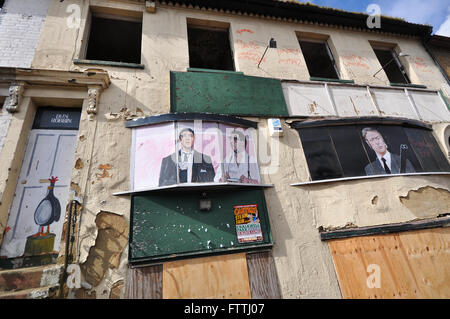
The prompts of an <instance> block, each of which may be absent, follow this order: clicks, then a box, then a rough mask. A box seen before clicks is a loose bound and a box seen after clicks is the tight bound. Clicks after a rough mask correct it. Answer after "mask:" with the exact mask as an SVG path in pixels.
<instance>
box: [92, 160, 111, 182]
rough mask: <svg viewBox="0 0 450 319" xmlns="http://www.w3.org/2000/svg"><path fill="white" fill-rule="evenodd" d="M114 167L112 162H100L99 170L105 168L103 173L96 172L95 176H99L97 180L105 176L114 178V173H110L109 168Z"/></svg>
mask: <svg viewBox="0 0 450 319" xmlns="http://www.w3.org/2000/svg"><path fill="white" fill-rule="evenodd" d="M111 168H112V165H111V164H100V165H99V166H98V169H99V170H103V173H101V174H99V173H95V177H97V180H101V179H103V178H105V177H109V178H112V175H111V174H109V172H108V171H109V170H110V169H111Z"/></svg>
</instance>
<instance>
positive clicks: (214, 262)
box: [163, 253, 251, 299]
mask: <svg viewBox="0 0 450 319" xmlns="http://www.w3.org/2000/svg"><path fill="white" fill-rule="evenodd" d="M250 297H251V295H250V284H249V279H248V272H247V260H246V257H245V253H241V254H233V255H223V256H214V257H206V258H195V259H189V260H180V261H174V262H169V263H165V264H164V266H163V299H197V298H200V299H249V298H250Z"/></svg>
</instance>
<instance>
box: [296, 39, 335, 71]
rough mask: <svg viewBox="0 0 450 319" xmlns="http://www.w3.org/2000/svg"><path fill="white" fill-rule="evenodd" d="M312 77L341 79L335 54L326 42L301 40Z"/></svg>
mask: <svg viewBox="0 0 450 319" xmlns="http://www.w3.org/2000/svg"><path fill="white" fill-rule="evenodd" d="M299 43H300V47H301V49H302V53H303V56H304V57H305V62H306V65H307V67H308V71H309V75H310V76H311V77H318V78H327V79H339V72H338V69H337V67H336V62H335V60H334V57H333V54H332V53H331V50H330V48H329V46H328V43H327V42H326V41H324V40H299Z"/></svg>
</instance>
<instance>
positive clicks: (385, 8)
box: [379, 0, 448, 25]
mask: <svg viewBox="0 0 450 319" xmlns="http://www.w3.org/2000/svg"><path fill="white" fill-rule="evenodd" d="M379 4H380V5H381V9H382V14H385V15H388V16H392V17H400V18H403V19H405V20H406V21H408V22H413V23H422V24H430V25H432V24H433V22H434V21H435V19H436V17H439V16H440V15H442V11H443V8H445V9H446V7H448V2H447V0H427V1H423V0H397V1H387V0H382V1H380V3H379ZM445 9H444V12H445Z"/></svg>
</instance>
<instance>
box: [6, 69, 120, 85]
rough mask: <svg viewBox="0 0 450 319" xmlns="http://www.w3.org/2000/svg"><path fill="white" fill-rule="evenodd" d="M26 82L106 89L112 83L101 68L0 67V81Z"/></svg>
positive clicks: (30, 83) (27, 83)
mask: <svg viewBox="0 0 450 319" xmlns="http://www.w3.org/2000/svg"><path fill="white" fill-rule="evenodd" d="M14 81H15V82H24V83H25V84H26V85H28V86H29V85H52V86H71V87H90V86H97V87H101V88H103V89H106V88H108V87H109V85H110V84H111V79H110V77H109V75H108V72H107V71H105V70H101V69H95V70H94V69H87V70H85V71H60V70H42V69H14V68H0V83H3V82H5V83H7V84H8V86H9V83H11V82H14Z"/></svg>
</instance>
